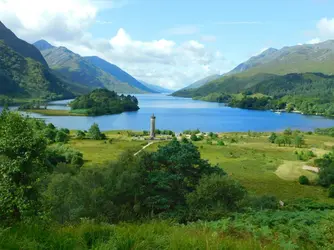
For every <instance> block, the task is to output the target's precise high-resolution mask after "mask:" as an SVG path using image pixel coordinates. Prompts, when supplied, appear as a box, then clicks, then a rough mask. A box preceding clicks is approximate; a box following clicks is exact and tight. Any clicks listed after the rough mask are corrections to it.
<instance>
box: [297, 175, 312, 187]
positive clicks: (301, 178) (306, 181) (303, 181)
mask: <svg viewBox="0 0 334 250" xmlns="http://www.w3.org/2000/svg"><path fill="white" fill-rule="evenodd" d="M298 182H299V183H300V184H301V185H309V184H310V180H309V179H308V178H307V176H305V175H301V176H299V179H298Z"/></svg>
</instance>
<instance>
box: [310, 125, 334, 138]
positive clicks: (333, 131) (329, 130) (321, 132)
mask: <svg viewBox="0 0 334 250" xmlns="http://www.w3.org/2000/svg"><path fill="white" fill-rule="evenodd" d="M314 133H316V134H318V135H329V136H333V137H334V127H331V128H317V129H315V130H314Z"/></svg>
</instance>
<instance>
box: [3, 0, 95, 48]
mask: <svg viewBox="0 0 334 250" xmlns="http://www.w3.org/2000/svg"><path fill="white" fill-rule="evenodd" d="M96 13H97V8H96V7H95V6H94V5H93V4H92V2H90V1H88V0H57V4H55V2H54V1H51V0H29V1H26V0H0V19H1V20H2V21H3V22H4V23H5V25H6V26H8V27H9V28H11V29H13V30H14V31H15V33H16V34H17V35H18V36H20V37H22V38H24V39H26V40H28V41H30V42H32V41H34V40H37V39H40V38H45V39H54V40H63V41H66V40H74V39H78V38H81V37H82V36H84V33H85V32H84V31H85V30H86V29H87V28H88V27H89V26H90V25H91V24H92V23H93V22H94V20H95V17H96Z"/></svg>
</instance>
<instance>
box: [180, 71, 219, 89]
mask: <svg viewBox="0 0 334 250" xmlns="http://www.w3.org/2000/svg"><path fill="white" fill-rule="evenodd" d="M219 77H221V75H217V74H216V75H211V76H207V77H205V78H203V79H201V80H198V81H196V82H194V83H192V84H190V85H189V86H187V87H185V88H183V90H184V89H196V88H199V87H201V86H203V85H204V84H206V83H208V82H211V81H213V80H216V79H217V78H219Z"/></svg>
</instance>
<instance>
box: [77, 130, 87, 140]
mask: <svg viewBox="0 0 334 250" xmlns="http://www.w3.org/2000/svg"><path fill="white" fill-rule="evenodd" d="M85 137H86V134H85V132H83V131H82V130H78V131H77V132H76V134H75V138H77V139H79V140H82V139H84V138H85Z"/></svg>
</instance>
